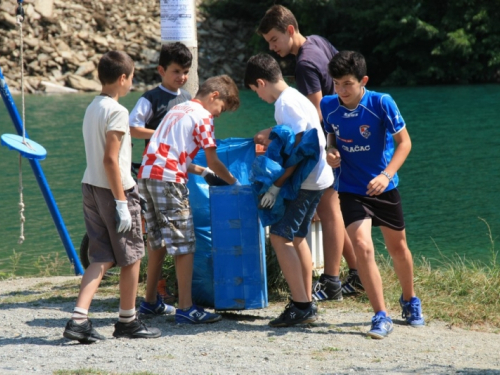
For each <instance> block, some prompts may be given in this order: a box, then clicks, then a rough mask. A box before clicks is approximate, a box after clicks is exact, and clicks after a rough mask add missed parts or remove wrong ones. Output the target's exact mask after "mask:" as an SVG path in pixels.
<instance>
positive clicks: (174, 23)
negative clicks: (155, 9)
mask: <svg viewBox="0 0 500 375" xmlns="http://www.w3.org/2000/svg"><path fill="white" fill-rule="evenodd" d="M160 16H161V41H162V42H164V43H169V42H182V43H184V44H185V45H187V46H188V47H196V46H197V42H196V19H195V17H196V10H195V5H194V1H193V0H160Z"/></svg>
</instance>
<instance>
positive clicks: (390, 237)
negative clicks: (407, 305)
mask: <svg viewBox="0 0 500 375" xmlns="http://www.w3.org/2000/svg"><path fill="white" fill-rule="evenodd" d="M380 230H381V231H382V235H383V236H384V241H385V245H386V247H387V251H388V252H389V255H390V256H391V258H392V262H393V264H394V271H395V272H396V275H397V276H398V279H399V283H400V284H401V289H402V290H403V299H404V300H405V301H409V300H410V299H411V297H414V296H415V290H414V288H413V258H412V255H411V252H410V249H409V248H408V245H407V243H406V231H405V230H404V229H403V230H402V231H397V230H393V229H390V228H388V227H380Z"/></svg>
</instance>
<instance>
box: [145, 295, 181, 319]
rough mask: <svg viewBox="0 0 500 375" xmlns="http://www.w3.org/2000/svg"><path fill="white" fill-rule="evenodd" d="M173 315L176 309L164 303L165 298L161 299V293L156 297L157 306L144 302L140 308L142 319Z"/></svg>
mask: <svg viewBox="0 0 500 375" xmlns="http://www.w3.org/2000/svg"><path fill="white" fill-rule="evenodd" d="M173 313H175V307H174V306H170V305H167V304H166V303H165V302H163V298H161V295H160V294H159V293H158V294H157V295H156V303H155V304H151V303H149V302H146V301H142V302H141V305H140V306H139V314H140V315H141V318H152V317H153V316H159V315H172V314H173Z"/></svg>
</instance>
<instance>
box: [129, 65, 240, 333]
mask: <svg viewBox="0 0 500 375" xmlns="http://www.w3.org/2000/svg"><path fill="white" fill-rule="evenodd" d="M238 95H239V94H238V88H237V87H236V84H235V83H234V81H233V80H232V79H231V78H230V77H229V76H227V75H222V76H217V77H212V78H209V79H207V80H206V81H205V82H204V83H203V84H202V85H201V86H200V88H199V90H198V93H197V94H196V97H195V98H194V99H193V100H190V101H187V102H184V103H181V104H178V105H176V106H175V107H173V108H172V109H171V110H170V111H168V113H167V114H166V116H165V117H164V118H163V120H162V121H161V123H160V124H159V126H158V128H157V129H156V130H155V132H154V134H153V136H152V137H151V140H150V141H149V144H148V146H147V147H146V150H145V151H144V154H143V159H142V165H141V168H140V169H139V173H138V176H137V177H138V179H139V188H140V191H141V194H143V196H144V198H145V199H146V213H145V215H144V217H145V219H146V225H147V228H148V243H149V246H150V247H151V251H150V252H149V256H148V269H150V267H151V268H154V267H155V265H158V264H162V263H163V260H164V258H165V255H166V252H167V251H168V253H169V254H170V255H172V256H174V264H175V272H176V276H177V283H178V289H179V303H178V307H177V310H176V312H175V322H176V323H186V324H200V323H212V322H216V321H219V320H220V319H221V316H220V315H219V314H214V313H209V312H208V311H205V310H204V309H203V308H201V307H198V306H196V305H194V304H193V301H192V298H191V287H192V275H193V261H194V252H195V249H196V246H195V233H194V224H193V215H192V212H191V207H190V205H189V190H188V188H187V186H186V184H187V180H188V173H195V174H202V173H201V172H202V171H203V167H200V166H197V165H194V164H192V161H193V159H194V158H195V156H196V154H197V153H198V151H199V150H200V149H203V150H204V151H205V156H206V159H207V164H208V167H209V168H210V170H211V171H213V173H215V174H216V175H218V176H219V177H220V179H222V180H224V181H225V182H226V183H227V184H230V185H232V184H235V183H237V180H236V179H235V178H234V177H233V175H232V174H231V173H230V172H229V171H228V170H227V168H226V167H225V165H224V164H223V163H222V162H221V161H220V160H219V158H218V156H217V150H216V148H217V145H216V142H215V137H214V125H213V118H214V117H219V116H220V114H221V113H222V112H224V111H234V110H236V109H237V108H238V107H239V104H240V100H239V96H238ZM156 283H157V278H150V277H148V279H147V285H146V290H151V289H153V290H154V288H155V287H156Z"/></svg>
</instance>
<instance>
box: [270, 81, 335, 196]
mask: <svg viewBox="0 0 500 375" xmlns="http://www.w3.org/2000/svg"><path fill="white" fill-rule="evenodd" d="M274 107H275V110H274V119H275V120H276V123H277V124H278V125H288V126H290V127H291V128H292V130H293V132H294V133H295V134H299V133H302V132H305V131H306V130H310V129H316V130H317V131H318V138H319V150H320V155H319V160H318V163H317V164H316V166H315V167H314V169H313V170H312V171H311V173H310V174H309V176H307V178H306V179H305V181H304V182H303V183H302V185H301V186H300V188H301V189H305V190H322V189H326V188H328V187H330V186H332V185H333V171H332V168H331V167H329V166H328V164H327V163H326V151H325V146H326V139H325V135H324V133H323V129H322V128H321V124H320V121H319V115H318V111H317V110H316V108H315V107H314V105H313V104H312V103H311V101H310V100H309V99H307V98H306V97H305V96H304V95H302V94H301V93H300V92H298V91H297V90H296V89H294V88H293V87H288V88H287V89H285V90H284V91H283V92H282V93H281V95H280V96H279V97H278V100H276V102H275V103H274Z"/></svg>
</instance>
